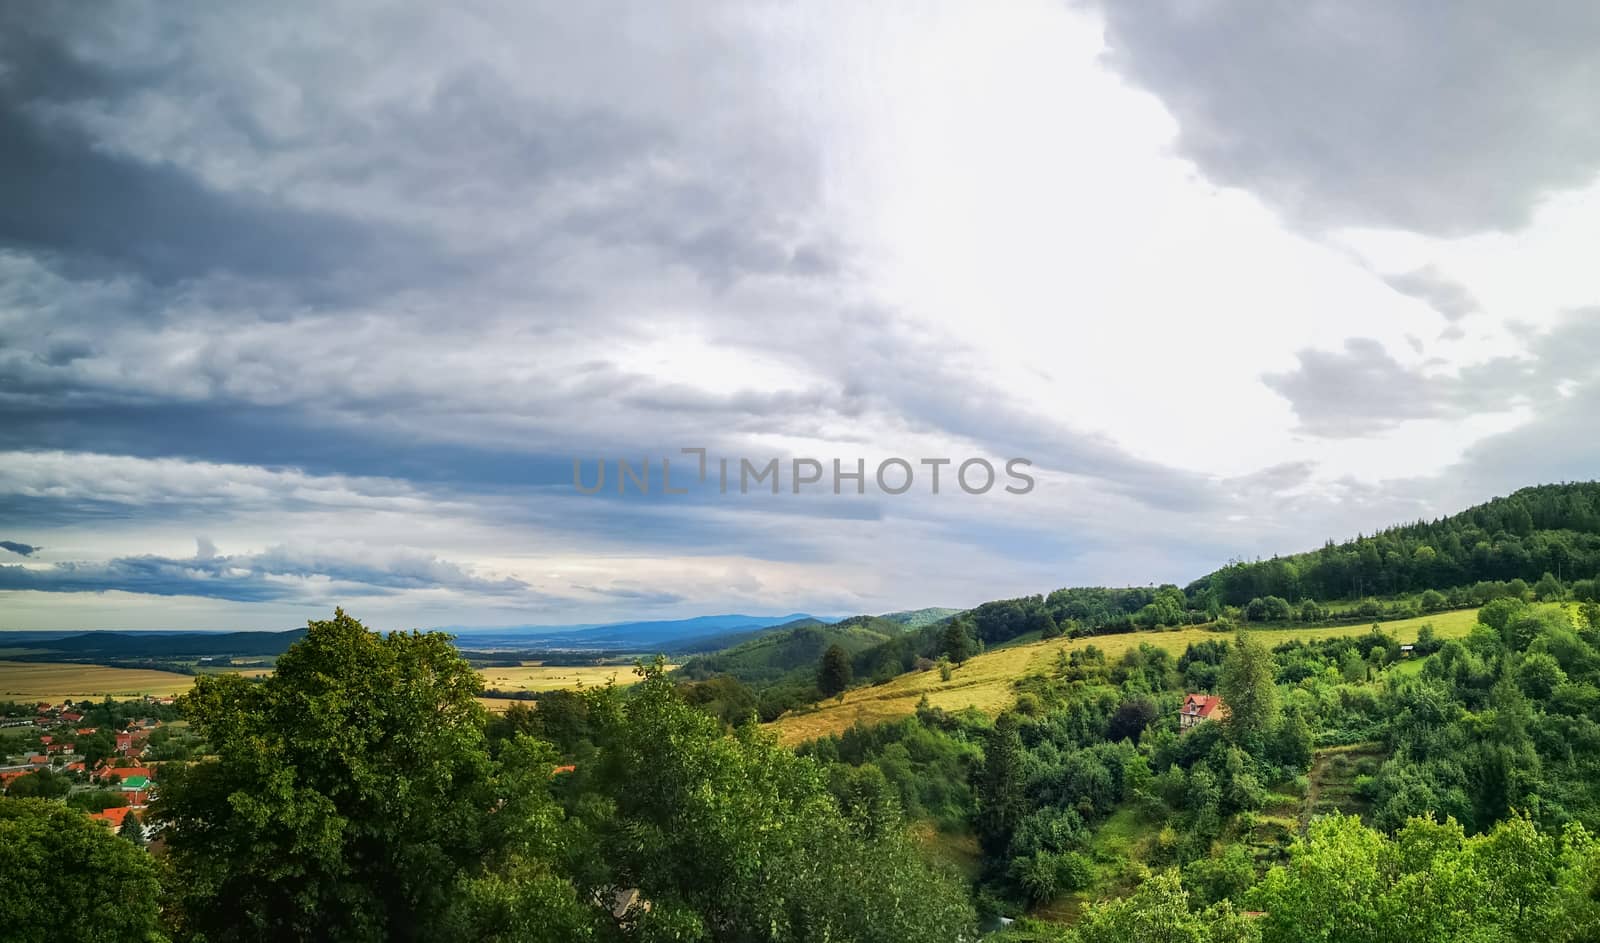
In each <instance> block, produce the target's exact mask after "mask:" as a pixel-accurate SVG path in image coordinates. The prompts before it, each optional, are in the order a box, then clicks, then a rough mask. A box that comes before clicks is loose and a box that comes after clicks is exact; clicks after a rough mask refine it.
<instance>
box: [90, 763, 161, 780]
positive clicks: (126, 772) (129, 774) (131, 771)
mask: <svg viewBox="0 0 1600 943" xmlns="http://www.w3.org/2000/svg"><path fill="white" fill-rule="evenodd" d="M112 773H116V774H117V776H118V777H120V778H121V780H122V781H123V782H127V781H128V780H130V779H132V778H134V777H135V776H143V777H144V778H145V779H154V778H155V773H153V772H151V771H150V769H149V768H148V767H144V766H124V767H121V768H112V769H104V770H101V771H100V776H101V778H104V777H106V776H109V775H110V774H112Z"/></svg>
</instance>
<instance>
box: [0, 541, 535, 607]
mask: <svg viewBox="0 0 1600 943" xmlns="http://www.w3.org/2000/svg"><path fill="white" fill-rule="evenodd" d="M0 590H33V591H36V592H46V593H82V592H92V593H98V592H106V591H110V590H117V591H121V592H126V593H140V594H144V595H152V596H199V597H205V598H210V599H225V600H232V601H235V602H265V601H269V600H304V601H322V600H329V599H337V598H341V597H343V596H384V595H392V594H394V593H398V592H402V591H405V590H454V591H457V592H462V593H469V594H472V595H475V596H487V597H506V598H512V599H519V598H520V599H523V600H525V601H529V602H532V601H536V600H538V599H540V598H541V597H540V595H539V594H538V593H536V592H534V591H533V590H532V588H531V587H529V586H528V584H526V583H524V582H522V581H521V580H516V579H509V578H507V579H484V578H480V577H476V576H473V575H472V574H470V573H468V572H467V571H465V570H464V569H462V568H461V567H460V566H458V565H456V564H454V563H450V562H448V561H444V560H440V559H437V558H435V557H430V556H426V555H422V554H406V553H402V554H388V555H385V556H383V557H381V558H378V559H371V560H359V559H352V558H349V557H341V556H337V555H333V554H329V553H326V552H307V551H296V550H291V549H287V548H283V547H278V548H274V549H271V550H268V551H265V552H263V553H259V554H237V555H233V556H222V555H215V554H213V555H212V556H196V557H193V558H189V559H176V558H172V557H161V556H129V557H118V558H116V559H113V560H109V561H106V562H104V563H82V562H67V563H56V564H53V565H51V566H49V567H27V566H23V565H21V564H17V565H10V566H5V565H0Z"/></svg>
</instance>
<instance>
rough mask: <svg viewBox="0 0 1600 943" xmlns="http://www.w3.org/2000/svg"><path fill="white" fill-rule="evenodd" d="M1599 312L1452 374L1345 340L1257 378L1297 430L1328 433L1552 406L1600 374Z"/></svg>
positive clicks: (1583, 313) (1346, 434) (1574, 316)
mask: <svg viewBox="0 0 1600 943" xmlns="http://www.w3.org/2000/svg"><path fill="white" fill-rule="evenodd" d="M1597 315H1600V311H1597V310H1595V309H1586V310H1580V311H1574V312H1570V313H1569V314H1567V315H1566V316H1565V317H1564V318H1563V319H1562V320H1561V321H1559V322H1558V323H1557V324H1555V325H1554V326H1553V327H1552V328H1550V329H1549V330H1547V331H1543V332H1538V333H1534V334H1531V335H1529V336H1528V338H1527V339H1526V349H1525V350H1523V351H1519V352H1518V353H1516V354H1508V355H1505V356H1500V357H1495V358H1491V359H1490V360H1488V361H1485V362H1482V363H1479V364H1473V365H1471V366H1469V367H1466V368H1465V369H1462V370H1460V371H1456V372H1440V371H1439V370H1437V369H1435V368H1436V367H1437V365H1436V364H1434V363H1432V362H1424V363H1420V364H1403V363H1401V362H1400V361H1398V360H1397V359H1395V357H1394V356H1393V355H1392V354H1390V353H1389V351H1388V350H1387V349H1386V348H1385V347H1384V346H1383V344H1381V343H1379V342H1378V341H1376V340H1372V339H1370V338H1351V339H1350V340H1347V341H1345V345H1344V349H1343V350H1339V351H1324V350H1303V351H1301V352H1300V353H1299V355H1298V359H1299V364H1298V365H1297V366H1296V368H1295V369H1294V370H1290V371H1286V372H1282V373H1269V374H1266V375H1265V376H1264V377H1262V381H1263V382H1264V383H1265V384H1266V385H1267V386H1268V387H1269V388H1271V389H1272V390H1273V391H1275V392H1277V393H1278V394H1279V395H1281V396H1283V397H1284V398H1285V399H1287V400H1288V401H1289V404H1290V406H1292V407H1293V408H1294V412H1295V415H1296V416H1297V417H1299V420H1300V429H1301V431H1303V432H1305V433H1308V434H1310V435H1316V436H1323V437H1327V438H1355V437H1360V436H1365V435H1372V434H1375V433H1379V432H1383V431H1386V430H1388V429H1391V428H1393V427H1394V426H1396V425H1398V424H1400V423H1402V422H1405V421H1407V420H1413V419H1450V418H1461V417H1465V416H1471V415H1476V414H1480V413H1492V412H1504V411H1506V410H1509V409H1512V408H1514V407H1517V406H1520V405H1525V404H1553V403H1560V402H1562V401H1564V400H1565V398H1566V396H1567V395H1568V393H1569V392H1570V387H1569V388H1568V389H1563V385H1564V384H1566V385H1570V384H1576V385H1579V386H1581V385H1583V384H1585V383H1587V382H1589V381H1590V380H1591V379H1593V378H1595V377H1596V376H1600V366H1597V364H1600V359H1597V358H1600V317H1597Z"/></svg>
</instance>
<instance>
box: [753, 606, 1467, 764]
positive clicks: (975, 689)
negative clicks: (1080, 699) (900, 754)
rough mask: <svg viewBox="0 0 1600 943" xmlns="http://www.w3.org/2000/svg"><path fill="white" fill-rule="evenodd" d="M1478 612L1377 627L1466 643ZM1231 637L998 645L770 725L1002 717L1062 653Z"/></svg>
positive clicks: (1318, 635)
mask: <svg viewBox="0 0 1600 943" xmlns="http://www.w3.org/2000/svg"><path fill="white" fill-rule="evenodd" d="M1477 621H1478V613H1477V610H1475V609H1465V610H1459V611H1455V612H1441V613H1437V614H1435V615H1431V616H1423V617H1421V618H1416V619H1400V620H1397V621H1394V622H1384V623H1379V624H1380V625H1381V626H1382V628H1383V630H1384V631H1385V632H1388V633H1390V634H1391V635H1394V636H1395V637H1397V638H1399V639H1400V641H1402V642H1411V641H1415V640H1416V637H1417V630H1419V629H1420V628H1422V626H1423V625H1424V624H1427V623H1431V624H1432V625H1433V627H1434V632H1435V634H1436V636H1437V637H1438V638H1441V639H1452V638H1463V637H1465V636H1466V634H1467V633H1468V632H1469V631H1471V629H1472V626H1473V625H1475V624H1477ZM1369 628H1370V626H1367V625H1346V626H1335V627H1333V628H1307V629H1261V630H1258V631H1257V633H1256V634H1257V635H1259V636H1261V637H1262V638H1263V639H1264V640H1265V641H1267V642H1268V643H1269V644H1274V645H1276V644H1278V643H1279V642H1284V641H1289V640H1291V639H1304V640H1307V641H1311V640H1315V639H1327V638H1341V637H1347V636H1352V635H1362V634H1365V633H1366V632H1367V630H1368V629H1369ZM1228 637H1229V636H1228V635H1226V634H1219V633H1216V632H1212V631H1209V630H1207V629H1206V628H1204V627H1199V626H1192V627H1189V628H1183V629H1177V630H1173V631H1165V632H1130V633H1125V634H1121V635H1101V636H1096V637H1093V638H1083V639H1050V640H1049V641H1042V642H1041V641H1035V642H1030V643H1027V644H1021V645H1007V646H1001V647H998V648H995V649H992V650H990V651H987V652H984V653H983V654H982V655H979V656H977V657H976V658H973V659H971V660H970V661H968V662H967V663H966V664H964V665H962V666H961V667H959V668H957V669H956V670H955V671H954V673H953V674H952V675H951V677H950V680H949V681H941V680H940V679H939V673H938V672H937V671H922V672H913V673H911V674H904V675H900V676H899V677H896V678H894V679H893V680H890V681H888V682H886V683H884V684H880V685H874V686H871V687H864V688H856V689H854V690H852V691H850V692H848V693H846V694H845V696H844V698H843V699H842V700H831V701H824V702H822V703H821V704H819V705H817V707H816V708H815V709H811V710H806V711H800V712H791V713H788V714H785V715H784V716H782V717H780V718H778V719H777V720H776V721H774V722H773V723H772V724H771V725H769V726H770V727H771V728H772V729H773V730H774V731H776V733H777V735H778V739H779V740H780V741H782V742H783V743H785V744H790V745H793V744H799V743H804V742H806V741H808V740H815V739H816V738H818V737H822V736H827V735H829V734H838V733H842V732H844V731H845V730H847V729H849V728H850V726H851V725H852V724H855V723H857V722H861V723H865V724H875V723H881V722H882V721H886V720H895V719H897V718H900V717H906V716H909V715H911V714H913V713H915V712H916V709H917V702H918V700H920V699H921V698H922V697H923V696H924V695H926V696H927V698H928V703H929V704H931V705H933V706H934V707H941V708H944V709H946V710H960V709H961V708H965V707H975V708H977V709H978V710H981V711H984V712H985V713H998V712H1000V711H1002V710H1004V709H1005V708H1007V707H1009V706H1011V704H1012V703H1013V702H1014V701H1015V699H1016V691H1015V689H1014V687H1013V685H1014V684H1015V682H1016V681H1017V680H1018V679H1020V678H1023V677H1026V676H1027V675H1029V674H1032V673H1035V672H1039V673H1048V672H1049V671H1051V670H1052V669H1053V667H1054V665H1055V660H1056V653H1057V652H1062V651H1066V652H1070V651H1072V650H1073V649H1078V648H1084V647H1087V646H1089V645H1094V646H1096V647H1098V648H1099V649H1100V650H1101V651H1103V652H1105V653H1106V658H1107V659H1108V660H1111V661H1115V660H1116V659H1118V658H1120V657H1122V655H1123V654H1125V653H1126V652H1128V651H1130V650H1132V649H1136V648H1138V647H1139V646H1140V645H1141V644H1149V645H1154V646H1156V647H1158V648H1164V649H1166V650H1168V651H1170V652H1172V653H1173V654H1175V655H1178V654H1182V653H1183V651H1184V649H1186V648H1187V647H1188V646H1189V645H1190V644H1191V643H1193V642H1201V641H1206V640H1214V639H1226V638H1228Z"/></svg>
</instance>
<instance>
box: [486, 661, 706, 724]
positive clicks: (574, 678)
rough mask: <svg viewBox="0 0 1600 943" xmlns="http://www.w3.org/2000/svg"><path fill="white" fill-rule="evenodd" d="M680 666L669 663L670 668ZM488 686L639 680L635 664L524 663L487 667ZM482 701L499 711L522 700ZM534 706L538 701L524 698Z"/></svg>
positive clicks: (557, 686) (531, 687)
mask: <svg viewBox="0 0 1600 943" xmlns="http://www.w3.org/2000/svg"><path fill="white" fill-rule="evenodd" d="M676 667H677V665H669V666H667V668H668V670H669V671H670V670H671V669H673V668H676ZM478 674H480V675H483V683H484V687H488V688H495V689H496V690H500V691H559V690H561V689H563V688H577V687H585V688H592V687H597V686H603V685H605V684H606V683H607V682H610V681H615V682H616V685H617V687H619V688H622V687H627V686H628V685H630V684H633V683H634V682H635V681H638V680H639V676H638V675H636V674H634V673H633V666H632V665H599V666H596V665H575V666H567V667H563V666H559V665H522V666H520V667H517V668H484V669H483V670H481V671H479V672H478ZM478 703H479V704H482V705H483V706H484V707H487V708H488V709H489V710H491V711H495V712H496V713H498V712H500V711H503V710H505V709H506V708H508V707H510V706H511V705H512V704H516V703H518V701H517V700H516V699H515V698H501V697H480V698H478ZM521 703H524V704H527V705H528V706H530V707H532V706H533V705H534V702H532V701H522V702H521Z"/></svg>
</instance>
